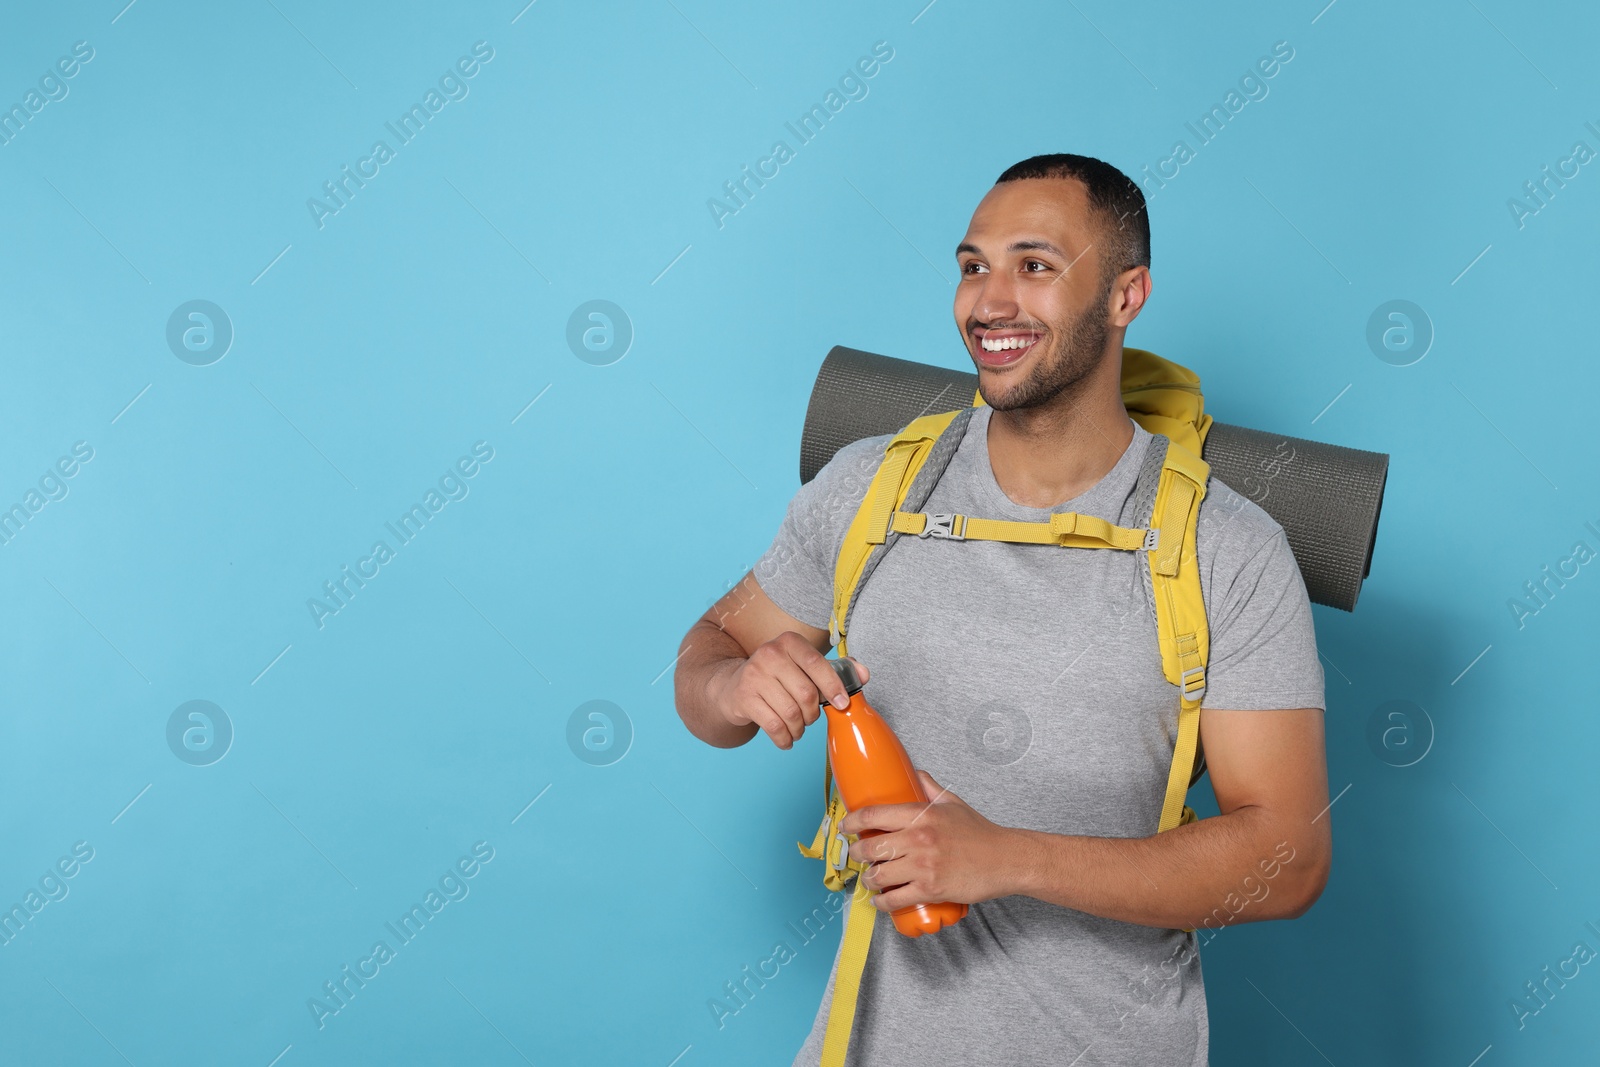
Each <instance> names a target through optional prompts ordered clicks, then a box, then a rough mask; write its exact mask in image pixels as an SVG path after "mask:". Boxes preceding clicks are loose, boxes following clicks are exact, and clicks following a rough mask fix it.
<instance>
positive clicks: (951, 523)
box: [917, 511, 967, 541]
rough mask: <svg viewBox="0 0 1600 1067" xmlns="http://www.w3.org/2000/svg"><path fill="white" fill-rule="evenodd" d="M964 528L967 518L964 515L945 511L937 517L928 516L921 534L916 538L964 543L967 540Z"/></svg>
mask: <svg viewBox="0 0 1600 1067" xmlns="http://www.w3.org/2000/svg"><path fill="white" fill-rule="evenodd" d="M966 528H967V517H966V516H965V515H956V514H952V513H951V512H948V511H946V512H940V513H939V514H937V515H929V516H928V521H927V522H926V523H924V524H923V527H922V532H921V533H919V534H918V535H917V536H918V537H939V538H943V539H945V540H949V541H965V540H966V539H967V535H966V533H965V532H964V531H965V530H966Z"/></svg>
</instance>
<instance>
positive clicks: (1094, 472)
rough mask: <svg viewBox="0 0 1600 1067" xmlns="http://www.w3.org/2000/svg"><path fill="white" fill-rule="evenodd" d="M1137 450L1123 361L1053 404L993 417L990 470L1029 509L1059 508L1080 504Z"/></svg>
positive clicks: (1105, 366) (1103, 367) (1105, 365)
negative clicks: (1070, 502)
mask: <svg viewBox="0 0 1600 1067" xmlns="http://www.w3.org/2000/svg"><path fill="white" fill-rule="evenodd" d="M1132 442H1133V420H1132V419H1130V418H1128V410H1127V408H1126V407H1125V406H1124V405H1123V403H1122V358H1121V354H1120V353H1118V354H1117V355H1116V356H1115V357H1114V358H1107V359H1104V360H1102V361H1101V363H1100V366H1099V367H1097V368H1096V369H1095V370H1094V371H1093V372H1091V373H1090V374H1089V375H1088V376H1086V377H1085V378H1083V379H1082V380H1081V381H1079V382H1077V383H1076V384H1075V386H1073V387H1069V388H1067V389H1063V390H1062V391H1061V392H1060V393H1058V394H1057V395H1056V396H1055V397H1053V398H1052V399H1051V400H1050V401H1048V402H1047V403H1045V404H1041V405H1039V406H1037V407H1029V408H1019V409H1016V410H1013V411H993V412H991V413H990V415H989V435H988V446H989V466H990V468H991V469H992V470H993V471H994V478H995V481H996V482H997V483H999V485H1000V490H1001V492H1003V493H1005V495H1006V497H1007V498H1008V499H1009V500H1011V502H1012V503H1014V504H1020V505H1022V506H1023V507H1031V508H1053V507H1055V506H1056V505H1058V504H1061V503H1064V502H1066V501H1068V500H1071V499H1073V498H1074V497H1076V496H1080V495H1081V494H1083V493H1084V492H1086V491H1087V490H1089V489H1090V488H1092V487H1093V486H1094V485H1095V484H1096V483H1098V482H1099V481H1100V479H1102V478H1104V477H1105V476H1106V475H1107V474H1108V473H1110V471H1111V468H1112V467H1115V466H1116V465H1117V461H1118V460H1119V459H1121V458H1122V454H1123V453H1124V452H1126V451H1127V450H1128V445H1130V444H1131V443H1132Z"/></svg>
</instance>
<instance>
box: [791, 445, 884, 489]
mask: <svg viewBox="0 0 1600 1067" xmlns="http://www.w3.org/2000/svg"><path fill="white" fill-rule="evenodd" d="M893 439H894V434H892V433H885V434H878V435H876V436H873V437H863V438H862V439H861V440H859V441H851V442H850V443H849V444H847V445H845V446H844V447H842V448H840V449H839V451H837V452H835V453H834V454H833V458H832V459H830V460H828V462H827V463H825V464H823V466H822V469H821V470H819V471H817V473H816V476H815V477H813V478H812V479H811V481H809V482H807V483H806V484H805V485H803V486H801V487H800V492H801V493H803V494H808V495H810V496H813V497H817V498H823V499H830V500H839V501H841V502H848V501H850V500H852V499H853V500H855V501H856V502H857V503H859V502H860V501H861V500H863V499H865V497H866V495H867V487H868V486H869V485H870V484H871V483H872V476H873V475H874V474H876V473H877V472H878V465H879V464H880V463H882V462H883V450H884V448H885V447H887V446H888V444H889V442H890V441H891V440H893Z"/></svg>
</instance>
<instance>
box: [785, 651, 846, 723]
mask: <svg viewBox="0 0 1600 1067" xmlns="http://www.w3.org/2000/svg"><path fill="white" fill-rule="evenodd" d="M792 646H793V647H792V648H791V649H790V659H791V660H792V662H793V663H794V665H795V667H796V668H797V669H798V670H799V671H800V673H801V674H802V675H803V676H804V677H805V679H806V681H807V683H808V684H809V686H810V689H811V700H812V701H813V703H815V702H816V699H817V697H818V695H819V694H820V697H821V699H822V700H826V701H828V702H829V703H831V704H832V705H833V706H834V707H836V708H844V707H846V706H847V705H848V704H849V703H850V694H848V693H846V692H845V691H844V683H843V682H841V681H840V680H839V676H838V675H837V674H836V673H834V670H833V666H832V665H831V664H830V663H829V662H828V660H827V658H826V657H825V656H823V654H822V653H820V652H818V651H817V650H816V649H814V648H812V647H811V646H810V645H809V644H807V643H806V641H805V639H804V638H802V637H801V636H800V635H799V634H795V640H794V641H793V642H792Z"/></svg>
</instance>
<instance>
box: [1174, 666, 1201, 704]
mask: <svg viewBox="0 0 1600 1067" xmlns="http://www.w3.org/2000/svg"><path fill="white" fill-rule="evenodd" d="M1192 674H1198V675H1199V676H1200V688H1199V689H1196V690H1195V691H1194V692H1192V693H1191V692H1189V676H1190V675H1192ZM1205 695H1206V669H1205V668H1204V667H1190V668H1189V669H1188V670H1186V671H1182V672H1180V673H1179V675H1178V696H1179V697H1180V698H1192V699H1193V700H1195V701H1196V702H1199V700H1200V699H1201V698H1202V697H1204V696H1205Z"/></svg>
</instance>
